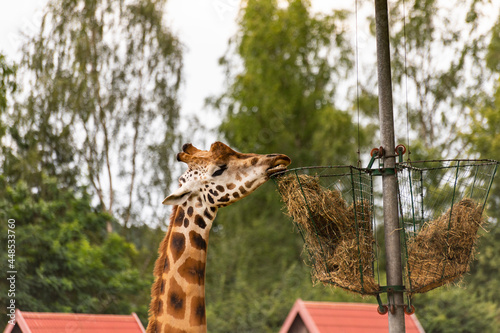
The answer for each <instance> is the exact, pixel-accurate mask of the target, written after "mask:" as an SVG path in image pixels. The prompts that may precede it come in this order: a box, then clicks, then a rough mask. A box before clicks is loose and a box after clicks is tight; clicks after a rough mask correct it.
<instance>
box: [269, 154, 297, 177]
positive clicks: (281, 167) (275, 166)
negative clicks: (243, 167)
mask: <svg viewBox="0 0 500 333" xmlns="http://www.w3.org/2000/svg"><path fill="white" fill-rule="evenodd" d="M290 163H291V160H290V158H289V157H288V156H285V155H283V156H280V157H277V158H276V159H275V160H274V161H273V163H272V165H271V166H270V167H269V168H267V170H266V172H267V175H268V176H270V175H273V174H275V173H278V172H282V171H285V170H286V167H287V166H288V165H290Z"/></svg>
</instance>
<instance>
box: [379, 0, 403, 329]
mask: <svg viewBox="0 0 500 333" xmlns="http://www.w3.org/2000/svg"><path fill="white" fill-rule="evenodd" d="M375 29H376V38H377V72H378V96H379V102H378V104H379V116H380V138H381V142H382V147H383V148H384V167H385V168H388V169H391V168H394V167H395V165H396V156H395V152H394V148H395V147H394V146H395V144H394V116H393V109H392V82H391V55H390V50H389V22H388V11H387V0H375ZM397 186H398V184H397V179H396V175H392V174H386V175H384V176H383V178H382V188H383V206H384V229H385V249H386V261H387V264H386V271H387V286H388V287H390V286H402V285H403V277H402V265H401V243H400V236H399V217H398V200H397V190H398V188H397ZM388 298H390V299H391V300H390V301H391V303H392V304H395V305H396V306H395V307H392V309H393V310H394V311H393V312H392V311H391V307H389V312H388V316H389V332H390V333H399V332H405V317H404V311H403V304H404V303H403V293H402V292H401V291H396V292H395V293H393V295H392V296H391V295H389V293H388Z"/></svg>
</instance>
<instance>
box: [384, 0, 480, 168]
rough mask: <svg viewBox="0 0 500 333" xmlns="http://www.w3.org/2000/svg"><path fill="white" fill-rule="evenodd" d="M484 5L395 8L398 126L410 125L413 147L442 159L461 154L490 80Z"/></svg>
mask: <svg viewBox="0 0 500 333" xmlns="http://www.w3.org/2000/svg"><path fill="white" fill-rule="evenodd" d="M480 5H482V1H476V0H471V1H466V2H465V3H464V4H462V5H461V6H459V7H457V6H446V7H445V6H442V5H441V4H440V3H439V2H438V1H437V0H412V1H406V2H405V1H396V2H394V3H393V4H392V5H391V9H390V21H391V29H390V31H391V37H390V38H391V49H392V52H393V54H392V57H391V59H392V74H393V76H392V77H393V83H394V101H395V110H398V111H399V116H398V117H396V120H397V119H399V121H396V126H397V127H400V128H405V125H406V124H405V122H406V121H408V122H409V124H410V131H411V133H410V137H413V138H414V139H413V140H411V141H412V142H411V144H412V145H413V144H420V145H422V146H423V147H424V148H425V150H437V151H439V155H438V156H439V157H442V158H446V157H454V156H456V154H457V151H456V150H457V148H456V146H457V145H460V144H461V142H460V137H459V136H457V131H458V130H459V129H460V128H461V127H462V126H463V122H464V121H467V119H466V117H465V115H466V114H467V110H468V108H469V107H471V105H473V104H474V103H475V101H476V99H477V94H478V92H479V91H481V89H482V88H483V87H482V85H483V84H484V82H485V81H486V80H487V78H488V75H487V73H486V71H485V66H484V60H483V58H482V57H483V56H484V52H483V51H484V49H485V48H486V39H485V36H484V35H483V34H481V33H480V32H479V30H478V23H479V22H480V19H479V18H480V16H481V15H480V11H481V10H484V9H482V8H478V7H480ZM467 7H468V8H469V10H468V11H466V8H467ZM403 8H406V13H405V12H404V11H403ZM404 23H405V24H404ZM419 142H421V143H419ZM411 148H412V147H411ZM412 158H413V157H412Z"/></svg>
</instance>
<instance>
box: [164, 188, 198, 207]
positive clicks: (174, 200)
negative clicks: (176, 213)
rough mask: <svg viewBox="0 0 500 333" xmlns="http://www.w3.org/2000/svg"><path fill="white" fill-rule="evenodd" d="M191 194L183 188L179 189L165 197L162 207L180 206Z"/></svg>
mask: <svg viewBox="0 0 500 333" xmlns="http://www.w3.org/2000/svg"><path fill="white" fill-rule="evenodd" d="M191 193H192V192H191V191H190V190H189V189H187V188H185V187H184V186H182V187H179V188H178V189H177V190H176V191H175V192H174V193H172V194H170V195H169V196H168V197H166V198H165V199H164V200H163V201H162V204H164V205H182V204H183V203H184V202H185V201H186V200H187V199H188V198H189V195H190V194H191Z"/></svg>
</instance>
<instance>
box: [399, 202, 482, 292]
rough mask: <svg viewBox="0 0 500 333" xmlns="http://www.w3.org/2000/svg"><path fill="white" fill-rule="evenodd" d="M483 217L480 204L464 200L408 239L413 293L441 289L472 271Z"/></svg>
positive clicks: (409, 278)
mask: <svg viewBox="0 0 500 333" xmlns="http://www.w3.org/2000/svg"><path fill="white" fill-rule="evenodd" d="M450 214H451V217H450ZM481 215H482V206H481V205H480V204H478V203H476V202H474V201H473V200H471V199H462V200H461V201H460V202H458V203H456V204H454V205H453V206H452V208H450V209H448V211H447V212H446V213H444V214H442V215H441V216H440V217H438V218H437V219H435V220H433V221H430V222H427V223H425V224H424V225H423V226H422V228H421V229H420V231H419V232H418V234H417V235H416V236H415V237H412V238H410V239H409V240H408V243H407V246H408V247H407V248H408V261H407V265H408V266H407V269H408V272H409V273H408V275H409V277H407V286H409V287H410V291H411V293H424V292H426V291H429V290H431V289H434V288H437V287H440V286H442V285H444V284H447V283H450V282H452V281H454V280H455V279H457V278H459V277H460V276H462V275H463V274H464V273H466V272H467V271H468V270H469V264H470V262H471V260H472V259H473V257H474V245H475V242H476V239H477V238H478V235H477V231H478V229H479V227H480V226H482V225H483V224H484V219H483V218H482V216H481Z"/></svg>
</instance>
